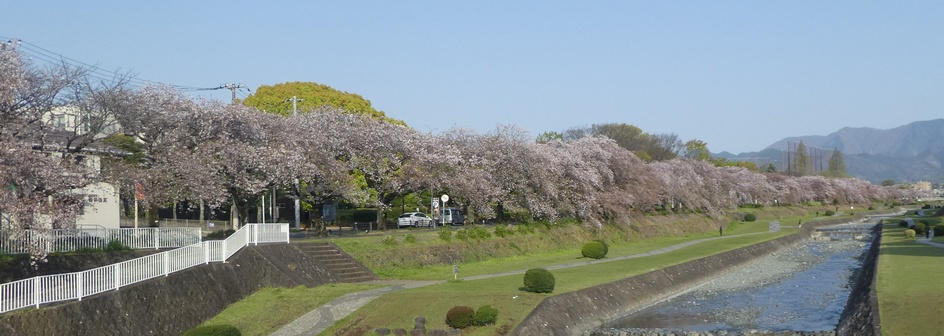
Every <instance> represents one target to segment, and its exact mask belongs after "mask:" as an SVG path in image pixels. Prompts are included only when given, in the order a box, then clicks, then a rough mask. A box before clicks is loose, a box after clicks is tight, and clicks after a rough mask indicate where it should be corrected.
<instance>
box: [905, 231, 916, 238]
mask: <svg viewBox="0 0 944 336" xmlns="http://www.w3.org/2000/svg"><path fill="white" fill-rule="evenodd" d="M914 237H915V230H912V229H907V230H905V238H914Z"/></svg>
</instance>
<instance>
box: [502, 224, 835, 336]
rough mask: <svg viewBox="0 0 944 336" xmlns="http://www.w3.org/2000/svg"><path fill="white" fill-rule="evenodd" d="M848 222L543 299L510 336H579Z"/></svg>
mask: <svg viewBox="0 0 944 336" xmlns="http://www.w3.org/2000/svg"><path fill="white" fill-rule="evenodd" d="M850 221H851V220H850V219H844V220H828V221H817V222H810V223H806V224H803V227H802V229H801V230H800V231H799V232H797V233H795V234H792V235H789V236H785V237H780V238H777V239H774V240H770V241H766V242H763V243H759V244H755V245H751V246H747V247H743V248H740V249H737V250H732V251H727V252H723V253H720V254H716V255H712V256H708V257H705V258H701V259H698V260H693V261H690V262H686V263H683V264H678V265H675V266H671V267H667V268H664V269H660V270H655V271H652V272H649V273H645V274H640V275H637V276H633V277H630V278H626V279H622V280H617V281H614V282H610V283H607V284H603V285H599V286H596V287H591V288H586V289H582V290H579V291H574V292H570V293H566V294H561V295H555V296H552V297H548V298H546V299H544V301H542V302H541V303H540V304H539V305H538V306H537V307H536V308H535V309H534V310H533V311H532V312H531V314H530V315H528V317H526V318H525V319H524V320H523V321H522V322H521V323H520V324H518V326H517V327H516V328H515V330H514V331H513V333H512V335H522V336H525V335H581V334H583V333H584V332H585V331H588V330H590V329H593V328H595V327H598V326H600V324H601V323H602V322H604V321H611V320H614V319H616V318H619V317H622V316H623V315H624V314H625V312H628V311H633V310H637V309H640V308H644V307H646V306H649V305H652V304H654V303H657V302H659V301H662V300H665V299H667V298H669V297H671V296H672V295H675V294H677V293H680V292H683V291H685V290H688V289H690V288H692V287H694V286H697V285H699V284H701V283H704V282H705V281H708V280H711V279H713V278H715V277H718V276H720V275H722V274H724V273H725V272H727V271H729V270H732V269H734V268H736V267H738V266H741V265H744V264H746V263H749V262H750V261H752V260H753V259H755V258H758V257H762V256H765V255H768V254H770V253H773V252H776V251H778V250H781V249H783V248H787V247H790V246H793V245H795V244H797V243H799V242H801V241H803V240H806V239H808V238H809V236H810V234H811V233H812V231H814V230H815V228H817V227H820V226H825V225H834V224H842V223H847V222H850Z"/></svg>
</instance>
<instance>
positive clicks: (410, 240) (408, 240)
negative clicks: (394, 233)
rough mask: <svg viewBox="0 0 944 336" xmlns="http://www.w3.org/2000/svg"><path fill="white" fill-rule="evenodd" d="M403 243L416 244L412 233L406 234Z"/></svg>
mask: <svg viewBox="0 0 944 336" xmlns="http://www.w3.org/2000/svg"><path fill="white" fill-rule="evenodd" d="M403 242H404V243H406V244H416V236H414V235H413V234H412V233H408V234H407V235H406V237H403Z"/></svg>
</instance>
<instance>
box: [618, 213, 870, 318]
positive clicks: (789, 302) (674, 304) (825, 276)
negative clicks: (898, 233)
mask: <svg viewBox="0 0 944 336" xmlns="http://www.w3.org/2000/svg"><path fill="white" fill-rule="evenodd" d="M863 234H865V235H866V236H865V237H862V238H861V239H843V240H832V241H829V240H826V241H823V240H810V241H807V242H805V243H801V244H798V245H797V246H794V247H792V248H788V249H785V250H782V251H779V252H777V253H775V254H772V255H770V256H767V257H763V258H759V259H758V260H756V261H754V262H752V263H750V264H748V265H746V266H744V267H742V268H741V269H738V270H736V271H733V272H730V273H728V274H726V275H724V276H722V277H719V278H716V279H714V280H712V281H710V282H708V283H705V284H703V285H701V286H698V287H696V288H694V289H693V290H691V291H688V292H686V293H683V294H680V295H678V296H676V297H674V298H671V299H669V300H666V301H663V302H661V303H658V304H656V305H653V306H650V307H648V308H645V309H642V310H639V311H636V312H633V313H631V314H630V315H628V316H626V317H624V318H621V319H618V320H615V321H611V322H608V323H605V324H604V325H603V327H604V328H618V329H650V331H652V330H651V329H671V330H681V331H729V332H734V331H745V330H764V331H771V332H779V331H805V332H817V331H833V330H835V328H836V324H837V323H838V322H839V317H840V315H841V314H842V311H843V309H844V307H845V303H846V300H847V298H848V296H849V292H850V289H851V287H852V283H853V282H854V278H853V276H854V275H855V273H856V271H857V270H858V269H859V268H860V267H861V266H862V259H863V258H864V254H865V252H866V251H867V250H868V247H869V244H871V238H872V237H871V235H870V234H868V233H867V232H863Z"/></svg>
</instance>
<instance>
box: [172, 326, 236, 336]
mask: <svg viewBox="0 0 944 336" xmlns="http://www.w3.org/2000/svg"><path fill="white" fill-rule="evenodd" d="M184 336H242V333H240V332H239V329H237V328H236V327H234V326H231V325H229V324H216V325H207V326H200V327H196V328H193V329H190V331H187V332H185V333H184Z"/></svg>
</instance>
